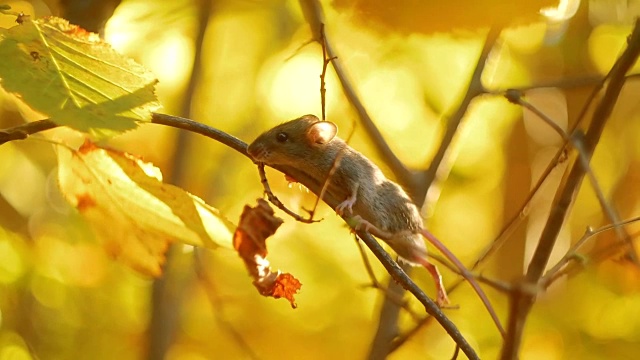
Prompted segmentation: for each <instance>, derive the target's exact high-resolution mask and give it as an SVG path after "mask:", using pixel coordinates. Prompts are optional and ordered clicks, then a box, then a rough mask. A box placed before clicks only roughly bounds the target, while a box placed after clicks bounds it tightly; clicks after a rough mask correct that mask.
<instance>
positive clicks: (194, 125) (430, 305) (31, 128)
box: [0, 113, 479, 359]
mask: <svg viewBox="0 0 640 360" xmlns="http://www.w3.org/2000/svg"><path fill="white" fill-rule="evenodd" d="M151 122H152V123H154V124H160V125H166V126H171V127H175V128H178V129H183V130H187V131H191V132H194V133H197V134H200V135H204V136H206V137H209V138H211V139H213V140H216V141H218V142H220V143H222V144H224V145H226V146H228V147H230V148H232V149H234V150H236V151H237V152H239V153H241V154H242V155H244V156H246V157H247V158H250V157H249V155H248V154H247V144H246V143H245V142H244V141H242V140H240V139H238V138H236V137H235V136H232V135H229V134H227V133H225V132H223V131H220V130H218V129H215V128H212V127H210V126H207V125H204V124H201V123H198V122H196V121H193V120H190V119H185V118H181V117H177V116H172V115H166V114H159V113H153V117H152V120H151ZM57 126H58V125H57V124H55V123H54V122H53V121H51V120H39V121H35V122H32V123H27V124H24V125H21V126H17V127H14V128H11V129H7V130H2V131H0V141H2V134H9V136H11V134H14V135H13V136H17V135H15V134H19V136H18V137H17V138H16V139H25V138H27V137H28V136H29V135H31V134H35V133H37V132H39V131H43V130H48V129H52V128H55V127H57ZM6 141H9V140H5V141H4V142H6ZM0 143H2V142H0ZM274 168H275V169H276V170H278V171H280V172H283V173H285V174H287V175H289V176H291V177H293V178H295V179H296V180H297V181H298V182H300V183H301V184H303V185H305V186H306V187H307V188H309V190H311V191H313V192H314V193H316V194H319V193H320V191H321V190H322V185H323V184H322V183H320V182H318V180H316V179H313V178H311V177H309V176H308V175H307V174H306V173H304V172H302V171H299V170H297V169H295V168H292V167H288V166H275V167H274ZM322 200H324V202H325V203H327V205H329V206H330V207H331V208H333V209H335V207H336V206H337V205H338V204H340V202H341V200H340V199H337V198H333V197H331V196H330V194H325V195H324V197H323V199H322ZM345 220H346V219H345ZM357 234H358V236H359V237H360V238H361V239H362V241H363V242H364V243H365V244H366V245H367V246H368V247H369V249H371V252H373V254H374V255H375V256H376V257H377V258H378V259H379V260H380V262H381V263H382V265H383V266H384V267H385V269H387V271H388V272H389V274H390V275H391V276H392V277H393V278H394V279H395V280H396V281H397V282H398V283H400V284H401V285H402V287H404V288H405V289H407V290H408V291H409V292H410V293H411V294H412V295H413V296H414V297H415V298H416V299H418V301H420V303H421V304H422V305H424V307H425V310H426V312H427V313H428V314H429V315H431V316H432V317H433V318H435V319H436V320H437V321H438V322H439V323H440V325H442V327H443V328H444V329H445V331H446V332H447V333H448V334H449V335H450V336H451V338H452V339H453V341H455V343H456V344H457V345H458V346H459V347H460V349H461V350H462V351H463V352H464V353H465V354H466V355H467V357H468V358H469V359H479V357H478V355H477V354H476V353H475V351H474V350H473V348H472V347H471V345H470V344H469V343H468V342H467V340H466V339H465V338H464V337H463V336H462V334H461V333H460V331H459V330H458V328H457V327H456V326H455V324H454V323H453V322H451V320H449V319H448V318H447V317H446V316H445V315H444V313H443V312H442V311H441V310H440V308H439V307H438V306H437V305H436V304H435V303H434V302H433V301H432V300H431V299H429V297H428V296H427V295H426V294H425V293H424V292H423V291H422V290H421V289H420V288H419V287H418V286H417V285H416V284H415V283H414V282H413V280H411V278H409V276H407V274H406V273H405V272H404V271H403V270H402V269H401V268H400V266H399V265H398V264H397V263H396V262H395V261H393V259H391V256H390V255H389V254H388V253H387V252H386V251H384V249H383V248H382V246H380V244H378V242H377V241H376V240H375V239H374V238H373V237H372V236H371V235H370V234H368V233H367V232H364V231H358V232H357Z"/></svg>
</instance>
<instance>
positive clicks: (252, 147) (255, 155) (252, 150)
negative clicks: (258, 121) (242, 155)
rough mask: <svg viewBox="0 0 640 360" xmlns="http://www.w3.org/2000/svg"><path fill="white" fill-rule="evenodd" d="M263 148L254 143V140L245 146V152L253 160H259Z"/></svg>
mask: <svg viewBox="0 0 640 360" xmlns="http://www.w3.org/2000/svg"><path fill="white" fill-rule="evenodd" d="M264 150H265V148H264V146H262V145H260V144H256V143H255V142H253V143H251V144H249V147H247V153H248V154H249V156H251V158H252V159H253V160H255V161H260V160H261V158H262V154H263V153H264Z"/></svg>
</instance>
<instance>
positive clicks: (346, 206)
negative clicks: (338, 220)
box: [336, 196, 356, 216]
mask: <svg viewBox="0 0 640 360" xmlns="http://www.w3.org/2000/svg"><path fill="white" fill-rule="evenodd" d="M355 203H356V197H355V196H350V197H349V198H348V199H347V200H345V201H343V202H341V203H340V204H338V206H336V213H337V214H338V215H340V216H342V215H344V214H345V213H347V214H353V205H354V204H355ZM346 211H348V212H346Z"/></svg>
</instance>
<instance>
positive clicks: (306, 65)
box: [263, 52, 339, 119]
mask: <svg viewBox="0 0 640 360" xmlns="http://www.w3.org/2000/svg"><path fill="white" fill-rule="evenodd" d="M276 66H278V65H277V64H276V65H275V66H274V68H272V69H269V70H267V71H270V72H272V73H273V75H272V76H273V77H272V78H271V79H269V80H267V81H266V82H267V85H266V86H265V88H266V91H264V93H263V96H264V97H265V100H266V102H267V103H268V105H269V108H270V110H271V111H272V112H273V113H274V114H277V116H278V117H279V118H283V119H286V118H294V117H298V116H300V115H301V114H318V115H319V114H320V110H321V109H320V101H319V98H320V96H319V95H320V81H319V78H318V76H319V73H320V71H321V70H322V59H321V56H318V54H316V53H315V52H305V53H300V54H298V55H296V56H294V57H293V58H291V59H290V60H288V61H285V62H281V63H280V65H279V67H276ZM330 75H332V73H328V74H327V77H326V79H325V82H326V87H327V89H338V88H339V85H338V84H337V83H336V81H335V78H334V76H330ZM337 93H338V92H337V91H327V99H326V101H327V104H326V106H327V109H328V108H330V107H331V105H332V104H334V103H335V102H336V97H337Z"/></svg>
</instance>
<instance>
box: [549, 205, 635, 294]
mask: <svg viewBox="0 0 640 360" xmlns="http://www.w3.org/2000/svg"><path fill="white" fill-rule="evenodd" d="M638 221H640V217H635V218H632V219H628V220H625V221H622V222H619V223H616V224H610V225H606V226H603V227H601V228H598V229H595V230H594V229H592V228H591V227H588V228H587V229H586V230H585V232H584V234H583V235H582V237H581V238H580V239H579V240H578V241H576V243H575V244H573V246H571V248H569V250H567V253H566V254H565V255H564V256H563V257H562V259H560V261H558V262H557V263H556V264H555V265H554V266H553V267H552V268H551V269H549V270H547V272H546V273H545V274H544V276H543V277H542V278H541V279H540V282H541V283H542V284H544V287H548V286H549V285H551V283H553V281H554V280H555V279H557V278H559V276H557V274H558V273H560V271H561V270H562V269H563V268H564V267H565V265H567V264H568V263H569V262H571V260H574V259H576V258H581V256H580V255H579V254H578V250H580V248H581V247H582V246H584V244H585V243H586V242H587V241H588V240H589V239H591V238H593V237H594V236H596V235H598V234H600V233H603V232H605V231H610V230H615V229H618V228H620V227H623V226H626V225H629V224H632V223H635V222H638ZM625 242H626V241H625Z"/></svg>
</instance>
